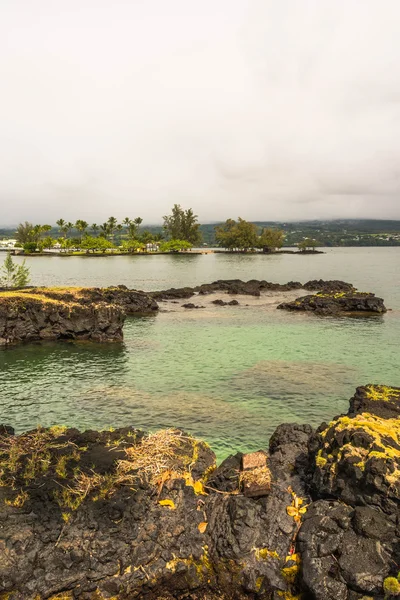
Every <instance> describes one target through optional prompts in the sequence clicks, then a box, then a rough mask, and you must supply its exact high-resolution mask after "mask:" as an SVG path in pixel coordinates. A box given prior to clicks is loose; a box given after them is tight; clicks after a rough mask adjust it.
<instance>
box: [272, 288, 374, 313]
mask: <svg viewBox="0 0 400 600" xmlns="http://www.w3.org/2000/svg"><path fill="white" fill-rule="evenodd" d="M277 308H280V309H283V310H290V311H305V312H314V313H315V314H317V315H340V314H346V313H347V314H351V313H353V314H360V313H361V314H365V315H368V314H383V313H385V312H386V307H385V305H384V302H383V299H382V298H377V297H376V296H375V294H371V293H366V292H358V291H350V292H319V293H317V294H314V295H312V296H302V297H301V298H297V300H293V301H292V302H283V303H282V304H279V306H278V307H277Z"/></svg>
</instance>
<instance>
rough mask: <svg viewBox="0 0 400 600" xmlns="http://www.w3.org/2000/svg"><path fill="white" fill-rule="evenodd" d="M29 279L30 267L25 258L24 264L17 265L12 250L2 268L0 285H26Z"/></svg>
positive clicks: (17, 286)
mask: <svg viewBox="0 0 400 600" xmlns="http://www.w3.org/2000/svg"><path fill="white" fill-rule="evenodd" d="M29 279H30V273H29V267H27V266H26V265H25V260H24V261H23V263H22V265H16V264H15V263H14V261H13V259H12V257H11V254H10V252H8V253H7V256H6V258H5V261H4V263H3V266H2V267H1V269H0V287H6V288H21V287H25V286H26V285H28V283H29Z"/></svg>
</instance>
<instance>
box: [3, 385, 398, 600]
mask: <svg viewBox="0 0 400 600" xmlns="http://www.w3.org/2000/svg"><path fill="white" fill-rule="evenodd" d="M383 402H387V403H388V405H389V406H390V407H391V408H390V409H389V410H390V411H395V412H394V413H392V412H389V413H387V415H386V417H385V416H382V415H383V413H382V412H379V411H382V403H383ZM374 403H376V404H374ZM399 405H400V388H388V387H385V386H366V387H362V388H358V389H357V392H356V394H355V396H354V398H353V399H352V400H351V408H350V411H349V413H348V415H346V416H340V417H336V418H335V419H333V420H332V421H331V422H330V423H329V424H328V425H327V424H324V425H322V426H321V427H320V428H319V429H318V431H317V432H315V433H314V432H313V430H312V429H311V427H310V426H309V425H293V424H284V425H281V426H280V427H278V429H277V430H276V432H275V433H274V435H273V436H272V438H271V441H270V446H269V451H261V452H257V453H253V454H251V455H242V454H237V455H235V456H233V457H230V458H228V459H226V460H225V461H224V462H223V463H222V464H221V465H220V467H218V468H215V456H214V454H213V452H212V451H211V449H210V448H209V447H208V446H207V445H206V444H205V443H203V442H200V441H198V440H196V439H194V438H192V437H190V436H188V435H186V434H185V433H183V432H182V431H180V430H167V431H161V432H158V433H155V434H151V435H145V434H144V433H142V432H140V431H138V430H135V429H133V428H124V429H118V430H115V431H103V432H96V431H87V432H84V433H80V432H79V431H77V430H76V429H66V428H62V427H55V428H50V429H40V428H39V429H37V430H34V431H31V432H28V433H25V434H22V435H20V436H15V435H14V434H13V431H12V428H10V427H4V426H2V427H0V460H1V469H0V484H1V485H0V549H1V553H0V597H2V598H7V600H34V599H35V600H44V599H46V600H47V599H50V598H52V599H53V600H56V598H57V599H58V600H60V599H61V598H62V599H63V600H64V599H69V598H70V599H72V598H75V599H80V600H89V599H92V600H100V599H105V598H108V599H110V600H111V599H114V600H116V599H121V600H122V599H125V600H128V599H131V598H143V599H144V600H156V599H158V600H161V599H164V600H165V599H168V600H173V599H180V600H189V599H190V600H206V599H208V600H217V599H218V600H220V599H226V600H228V599H230V600H234V599H237V600H241V599H243V600H244V599H252V600H256V599H262V600H272V599H273V600H280V599H283V600H284V599H286V600H289V599H292V600H293V599H294V598H300V597H301V598H303V599H304V600H307V599H308V598H309V599H314V600H329V599H332V600H337V599H343V600H361V599H362V598H366V597H373V598H375V599H380V600H383V598H384V596H385V597H389V593H388V590H393V589H395V583H396V577H397V570H398V566H397V565H398V564H399V562H400V548H399V544H398V540H399V534H400V531H399V502H400V480H399V475H400V444H399V442H400V439H399V436H400V419H399V418H398V417H397V416H393V415H397V414H398V412H396V407H398V406H399ZM375 406H376V409H377V414H374V407H375ZM364 408H367V409H368V412H364ZM360 411H362V412H360ZM257 469H261V470H262V471H263V474H262V478H261V479H260V480H258V481H257V477H256V471H257ZM248 473H252V474H253V477H250V479H249V478H248V476H247V475H246V474H248ZM246 477H247V479H246ZM250 480H251V483H256V484H257V483H263V485H264V490H263V496H262V497H254V496H253V495H251V494H250V496H249V495H248V482H249V481H250ZM246 492H247V493H246ZM393 582H394V583H393Z"/></svg>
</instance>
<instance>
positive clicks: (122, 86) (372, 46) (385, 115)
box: [0, 0, 400, 224]
mask: <svg viewBox="0 0 400 600" xmlns="http://www.w3.org/2000/svg"><path fill="white" fill-rule="evenodd" d="M399 21H400V3H399V2H398V1H397V0H379V1H378V0H363V2H360V1H359V0H337V1H335V2H333V1H331V0H282V1H281V2H276V0H252V1H251V2H249V0H219V1H218V2H215V0H203V1H202V2H201V3H199V2H195V1H194V0H169V2H164V0H148V1H147V2H126V1H125V0H114V1H113V2H111V0H98V1H96V2H95V1H94V0H70V1H69V2H68V3H67V2H54V0H36V1H35V2H32V1H31V0H3V3H2V19H1V22H0V81H1V86H2V91H1V96H0V103H1V111H0V128H1V132H2V134H1V137H0V202H1V206H0V224H7V223H15V222H17V221H19V220H21V219H25V218H28V219H32V220H34V221H44V220H45V221H53V222H54V221H55V220H56V219H57V218H59V217H64V218H66V219H75V218H85V219H87V220H90V221H102V220H103V219H105V218H106V217H108V216H109V215H110V214H114V215H115V216H117V217H119V218H123V217H125V216H127V215H132V216H135V215H141V216H142V217H144V219H145V221H146V222H148V223H155V222H159V221H160V219H161V216H162V215H163V214H165V213H166V212H168V210H169V208H170V207H171V205H172V204H173V203H174V202H180V203H182V204H183V205H185V206H192V207H193V208H194V210H195V212H196V213H197V214H198V215H199V216H200V219H201V220H203V221H212V220H218V219H223V218H227V217H229V216H237V215H239V214H240V215H241V216H243V217H245V218H252V219H286V220H288V219H291V218H292V219H298V218H329V217H341V216H342V217H357V216H359V217H379V218H384V217H386V218H400V201H399V192H400V189H399V187H400V186H399V169H398V166H397V165H398V156H399V155H400V78H399V75H398V74H399V73H400V38H399V36H398V23H399Z"/></svg>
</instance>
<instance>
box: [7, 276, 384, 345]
mask: <svg viewBox="0 0 400 600" xmlns="http://www.w3.org/2000/svg"><path fill="white" fill-rule="evenodd" d="M295 290H307V291H314V292H317V293H315V294H312V295H308V296H302V297H299V298H297V299H295V300H293V301H289V302H283V303H281V304H279V306H277V308H279V309H284V310H288V311H303V312H313V313H315V314H317V315H323V316H338V315H348V314H349V315H352V314H358V315H360V314H362V315H379V314H383V313H385V312H386V307H385V305H384V301H383V299H382V298H378V297H376V296H375V295H374V294H372V293H369V292H368V293H365V292H359V291H358V290H356V289H355V288H354V287H353V286H352V285H351V284H350V283H346V282H344V281H336V280H333V281H324V280H312V281H308V282H307V283H305V284H301V283H300V282H298V281H290V282H288V283H286V284H279V283H271V282H268V281H264V280H261V281H258V280H255V279H253V280H250V281H241V280H240V279H234V280H218V281H215V282H213V283H210V284H202V285H200V286H196V287H184V288H179V289H176V288H170V289H168V290H162V291H156V292H149V293H145V292H142V291H137V290H130V289H128V288H127V287H126V286H117V287H110V288H79V287H75V288H41V287H36V288H32V287H31V288H24V289H20V290H13V291H7V290H0V346H2V345H7V344H11V343H15V342H29V341H35V340H65V339H75V340H91V341H96V342H119V341H122V339H123V332H122V329H123V325H124V321H125V318H126V316H129V315H149V314H155V313H156V312H157V311H158V310H159V303H161V302H168V301H172V302H178V301H179V300H187V299H189V298H197V299H199V300H200V299H201V300H203V301H204V299H205V297H206V296H209V295H211V294H215V293H222V294H226V295H228V296H244V297H245V296H253V297H256V298H257V297H260V296H261V295H262V294H268V293H274V292H276V293H278V292H279V293H285V292H293V291H295ZM212 304H213V305H214V306H217V305H220V306H221V307H226V306H237V305H238V304H239V302H238V301H237V300H236V298H235V299H233V300H232V299H230V300H229V301H225V300H223V299H222V298H219V299H217V300H213V301H212ZM182 306H183V307H184V308H188V309H193V308H204V306H203V305H197V304H195V303H194V302H187V303H185V304H182Z"/></svg>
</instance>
